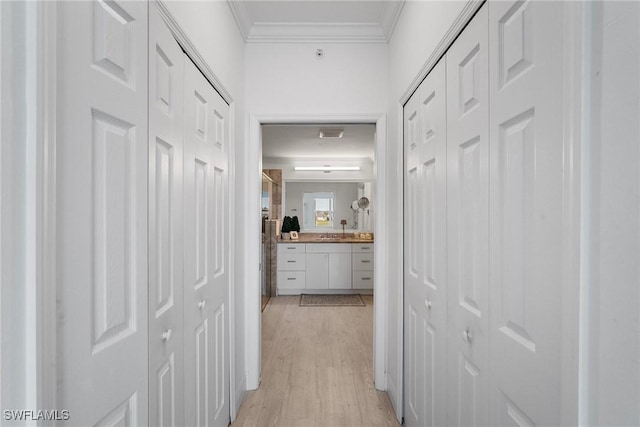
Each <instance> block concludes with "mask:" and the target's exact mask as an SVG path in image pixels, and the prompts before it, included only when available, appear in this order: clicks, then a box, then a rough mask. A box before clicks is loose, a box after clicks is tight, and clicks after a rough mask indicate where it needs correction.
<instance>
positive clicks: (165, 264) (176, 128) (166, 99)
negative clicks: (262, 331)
mask: <svg viewBox="0 0 640 427" xmlns="http://www.w3.org/2000/svg"><path fill="white" fill-rule="evenodd" d="M183 64H184V59H183V53H182V50H181V49H180V46H179V45H178V43H177V42H176V40H175V39H174V38H173V36H172V35H171V33H170V31H169V29H168V28H167V26H166V25H165V23H164V22H163V20H162V18H161V17H160V15H159V13H158V11H157V10H156V8H155V6H153V5H150V7H149V148H148V151H149V390H150V404H149V420H150V421H149V424H150V425H154V426H178V425H184V418H183V417H184V408H183V405H184V398H183V396H184V389H183V378H184V375H183V369H184V368H183V364H184V363H183V357H184V356H183V338H184V335H183V280H184V277H183V230H182V211H183V195H182V185H183V183H182V179H183V173H182V167H183V164H182V155H183V90H182V87H183V86H182V85H183V80H184V76H183V73H184V68H183Z"/></svg>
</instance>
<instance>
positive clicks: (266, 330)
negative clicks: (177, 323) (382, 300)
mask: <svg viewBox="0 0 640 427" xmlns="http://www.w3.org/2000/svg"><path fill="white" fill-rule="evenodd" d="M363 299H364V300H365V303H366V304H367V305H366V307H299V306H298V303H299V301H300V297H299V296H282V297H273V298H271V300H270V301H269V304H268V305H267V307H266V309H265V310H264V311H263V312H262V382H261V384H260V388H259V389H258V390H255V391H251V392H249V393H248V395H247V397H246V399H245V401H244V402H243V403H242V406H241V407H240V410H239V412H238V416H237V418H236V421H235V422H234V423H233V424H232V426H283V427H284V426H291V427H307V426H313V427H334V426H336V427H338V426H345V427H346V426H348V427H358V426H367V427H370V426H399V424H398V422H397V421H396V419H395V414H394V412H393V408H392V407H391V402H390V401H389V398H388V396H387V394H386V393H384V392H380V391H377V390H376V389H375V387H374V385H373V296H371V295H363Z"/></svg>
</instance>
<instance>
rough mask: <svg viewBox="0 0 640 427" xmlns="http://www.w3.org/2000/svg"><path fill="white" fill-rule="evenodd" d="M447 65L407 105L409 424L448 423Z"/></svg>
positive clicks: (436, 70)
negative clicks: (446, 393)
mask: <svg viewBox="0 0 640 427" xmlns="http://www.w3.org/2000/svg"><path fill="white" fill-rule="evenodd" d="M445 71H446V69H445V60H444V59H442V60H441V61H440V62H439V63H438V64H437V65H436V67H435V68H434V69H433V70H432V71H431V72H430V73H429V75H428V76H427V78H426V79H425V80H424V82H423V83H422V84H421V85H420V87H419V88H418V90H417V92H416V93H415V94H414V95H413V97H412V98H411V100H410V101H409V103H408V104H407V106H406V107H405V132H406V135H407V139H406V141H405V153H406V159H405V179H406V181H405V182H406V196H405V200H406V205H405V211H406V212H407V220H406V221H405V224H406V228H405V242H406V243H405V244H406V250H407V253H408V254H409V262H408V263H407V265H405V301H406V304H405V313H406V315H405V325H406V326H407V334H406V336H405V366H406V375H405V378H406V383H405V384H406V386H407V388H406V392H405V395H406V396H407V398H406V401H405V402H406V407H405V421H406V423H407V425H420V426H432V425H444V424H445V389H446V388H445V382H446V361H445V360H446V329H447V328H446V321H447V319H446V310H447V306H446V137H447V136H446V131H447V123H446V95H445V91H446V81H445V78H446V74H445Z"/></svg>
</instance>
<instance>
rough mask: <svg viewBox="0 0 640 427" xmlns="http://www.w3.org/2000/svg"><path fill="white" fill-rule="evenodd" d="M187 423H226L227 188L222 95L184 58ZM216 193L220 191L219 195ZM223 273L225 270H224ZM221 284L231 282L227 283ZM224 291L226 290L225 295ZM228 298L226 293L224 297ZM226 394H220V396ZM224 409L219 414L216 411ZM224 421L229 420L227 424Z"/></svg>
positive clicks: (207, 424) (203, 424)
mask: <svg viewBox="0 0 640 427" xmlns="http://www.w3.org/2000/svg"><path fill="white" fill-rule="evenodd" d="M184 87H185V93H184V99H185V130H184V131H185V133H184V135H185V156H184V174H185V178H184V193H185V287H184V290H185V298H184V304H185V331H186V333H185V349H184V350H185V409H186V413H185V421H186V424H187V425H193V426H209V425H214V420H215V419H216V415H218V417H219V421H221V422H227V421H228V409H224V410H222V411H221V410H220V405H222V407H223V408H224V405H225V402H226V398H225V397H224V393H226V388H228V385H226V382H225V381H226V380H225V376H226V375H227V374H226V373H225V372H224V368H225V367H226V360H227V356H226V345H225V341H224V328H225V327H226V325H225V324H226V317H225V316H226V315H225V302H226V300H224V301H220V300H219V298H220V296H219V295H218V294H216V289H214V288H215V286H216V284H215V281H216V273H217V274H218V275H219V274H220V272H221V271H222V272H224V266H223V265H222V263H223V262H224V261H223V260H220V259H217V258H216V257H217V256H221V255H222V254H219V253H216V249H217V248H218V250H219V246H220V243H221V242H220V241H218V239H222V238H223V237H222V236H220V234H219V233H220V221H221V218H220V215H221V213H220V210H221V209H224V206H222V207H221V206H219V205H220V204H221V203H224V202H223V200H222V199H223V195H220V194H218V193H219V192H220V191H221V189H222V188H223V187H222V185H221V184H220V182H219V180H220V179H221V178H220V173H221V172H220V171H221V168H220V167H216V164H217V165H220V161H219V159H214V154H215V153H216V152H219V151H220V144H219V141H218V139H219V138H221V136H220V134H219V131H218V129H219V127H218V126H219V121H220V118H219V116H220V114H219V113H218V112H217V111H216V108H217V107H219V104H217V105H216V101H217V100H218V99H219V95H218V94H217V93H216V92H215V90H214V89H213V87H212V86H211V84H209V82H208V81H207V80H206V79H205V77H204V76H203V75H202V73H201V72H200V71H199V70H198V69H197V68H196V66H195V65H194V64H193V62H191V60H190V59H189V58H188V57H186V56H185V86H184ZM216 192H218V193H216ZM223 274H224V273H223ZM223 286H228V284H227V283H225V284H224V285H223ZM225 295H226V294H225ZM223 298H226V296H223ZM221 393H222V395H221ZM219 411H220V414H217V413H218V412H219ZM225 425H226V424H225Z"/></svg>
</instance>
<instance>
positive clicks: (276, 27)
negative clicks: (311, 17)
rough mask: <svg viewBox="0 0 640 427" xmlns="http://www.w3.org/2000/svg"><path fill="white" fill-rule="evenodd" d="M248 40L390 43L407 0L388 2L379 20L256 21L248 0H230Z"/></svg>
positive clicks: (261, 41)
mask: <svg viewBox="0 0 640 427" xmlns="http://www.w3.org/2000/svg"><path fill="white" fill-rule="evenodd" d="M227 3H228V4H229V8H230V9H231V13H232V15H233V17H234V20H235V21H236V25H237V27H238V30H239V31H240V34H241V35H242V38H243V39H244V41H245V43H274V42H282V43H309V42H331V43H388V42H389V40H390V39H391V36H392V34H393V30H394V29H395V26H396V23H397V22H398V18H399V17H400V13H401V12H402V8H403V6H404V3H405V0H394V1H388V2H385V7H384V9H383V10H382V12H381V13H380V16H379V19H378V21H379V22H372V23H336V22H319V23H318V22H254V21H253V20H252V18H251V16H250V13H249V11H248V9H247V6H246V4H245V2H243V1H238V0H227Z"/></svg>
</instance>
